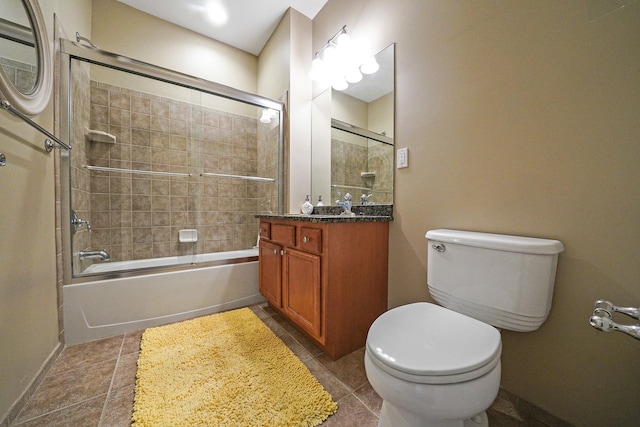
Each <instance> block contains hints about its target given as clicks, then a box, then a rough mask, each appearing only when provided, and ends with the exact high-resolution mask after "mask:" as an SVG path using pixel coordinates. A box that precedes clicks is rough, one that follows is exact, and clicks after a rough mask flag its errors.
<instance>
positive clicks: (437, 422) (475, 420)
mask: <svg viewBox="0 0 640 427" xmlns="http://www.w3.org/2000/svg"><path fill="white" fill-rule="evenodd" d="M426 237H427V239H429V252H428V269H427V284H428V289H429V293H430V294H431V296H432V297H433V298H434V299H435V300H436V302H438V303H439V304H441V305H442V306H440V305H435V304H431V303H423V302H421V303H413V304H407V305H404V306H401V307H397V308H394V309H391V310H389V311H387V312H386V313H383V314H382V315H381V316H380V317H378V319H376V320H375V321H374V322H373V324H372V325H371V327H370V329H369V333H368V335H367V341H366V348H365V360H364V362H365V369H366V373H367V378H368V379H369V383H370V384H371V386H372V387H373V389H374V390H375V391H376V392H377V393H378V394H379V395H380V397H382V399H383V402H382V409H381V412H380V419H379V423H378V426H379V427H453V426H458V427H472V426H474V427H481V426H488V420H487V415H486V412H485V411H486V409H487V408H488V407H489V406H490V405H491V403H492V402H493V401H494V400H495V398H496V396H497V395H498V389H499V387H500V373H501V365H500V355H501V353H502V342H501V339H500V333H499V332H498V330H497V329H496V327H499V328H504V329H508V330H512V331H519V332H529V331H533V330H535V329H537V328H538V327H539V326H540V325H541V324H542V323H543V322H544V321H545V320H546V318H547V316H548V314H549V310H550V309H551V300H552V294H553V287H554V283H555V273H556V266H557V259H558V254H559V253H560V252H562V250H563V249H564V248H563V246H562V243H560V242H559V241H557V240H548V239H539V238H531V237H521V236H507V235H499V234H488V233H478V232H470V231H459V230H431V231H429V232H427V235H426Z"/></svg>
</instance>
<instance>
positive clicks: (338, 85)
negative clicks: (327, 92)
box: [331, 77, 349, 90]
mask: <svg viewBox="0 0 640 427" xmlns="http://www.w3.org/2000/svg"><path fill="white" fill-rule="evenodd" d="M331 87H332V88H334V89H335V90H345V89H346V88H348V87H349V84H348V83H347V81H346V80H345V79H344V78H343V77H339V78H336V79H334V80H333V83H332V84H331Z"/></svg>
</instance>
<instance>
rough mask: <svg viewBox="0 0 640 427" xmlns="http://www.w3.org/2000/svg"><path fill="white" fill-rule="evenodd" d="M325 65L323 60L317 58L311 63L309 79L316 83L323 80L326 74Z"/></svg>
mask: <svg viewBox="0 0 640 427" xmlns="http://www.w3.org/2000/svg"><path fill="white" fill-rule="evenodd" d="M325 68H326V67H325V65H324V62H323V61H322V59H320V58H318V57H316V58H315V59H314V60H313V61H312V62H311V71H309V78H310V79H311V80H314V81H319V80H322V79H323V78H324V76H325V74H326V71H325Z"/></svg>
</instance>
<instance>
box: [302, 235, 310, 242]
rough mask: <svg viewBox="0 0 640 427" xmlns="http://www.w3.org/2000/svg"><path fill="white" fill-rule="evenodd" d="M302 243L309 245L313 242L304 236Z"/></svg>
mask: <svg viewBox="0 0 640 427" xmlns="http://www.w3.org/2000/svg"><path fill="white" fill-rule="evenodd" d="M302 241H303V242H305V243H309V242H310V241H311V239H310V238H308V237H307V236H304V237H303V238H302Z"/></svg>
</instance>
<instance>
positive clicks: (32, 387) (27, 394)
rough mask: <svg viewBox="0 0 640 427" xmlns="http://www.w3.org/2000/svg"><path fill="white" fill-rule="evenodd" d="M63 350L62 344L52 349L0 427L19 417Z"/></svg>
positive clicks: (0, 421)
mask: <svg viewBox="0 0 640 427" xmlns="http://www.w3.org/2000/svg"><path fill="white" fill-rule="evenodd" d="M63 349H64V345H63V344H62V343H58V345H57V346H56V347H55V348H54V349H53V351H52V352H51V353H50V354H49V357H47V360H46V361H45V362H44V363H43V364H42V367H41V368H40V370H39V371H38V374H37V375H36V376H35V377H34V378H33V380H32V381H31V384H29V386H28V387H27V388H26V390H25V391H24V392H23V393H22V395H21V396H20V397H19V398H18V399H17V400H16V401H15V403H14V404H13V405H12V406H11V409H9V412H8V413H7V414H6V416H5V417H4V418H3V419H2V420H0V427H9V425H10V424H11V423H12V422H13V421H14V420H15V419H16V418H18V415H20V411H22V409H23V408H24V406H25V405H26V404H27V402H28V401H29V399H30V398H31V396H33V393H34V392H35V391H36V390H37V389H38V387H39V386H40V383H42V380H44V378H45V377H46V376H47V373H48V372H49V370H50V369H51V367H52V366H53V364H54V363H55V361H56V359H58V356H60V353H62V350H63Z"/></svg>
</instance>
